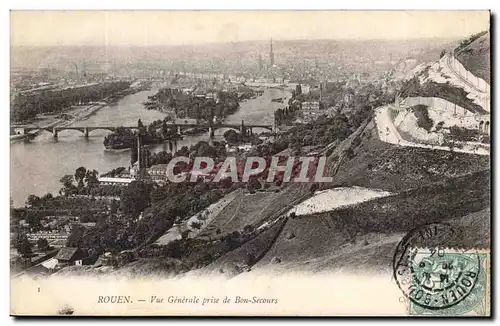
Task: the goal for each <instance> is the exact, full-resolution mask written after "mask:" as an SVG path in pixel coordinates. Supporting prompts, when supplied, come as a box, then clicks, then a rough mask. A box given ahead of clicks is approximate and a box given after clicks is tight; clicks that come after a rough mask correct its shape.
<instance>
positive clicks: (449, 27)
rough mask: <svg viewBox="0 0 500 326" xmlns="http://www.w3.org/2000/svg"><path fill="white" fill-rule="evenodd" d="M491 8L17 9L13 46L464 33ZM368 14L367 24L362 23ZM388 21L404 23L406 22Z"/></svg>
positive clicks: (480, 25) (482, 23)
mask: <svg viewBox="0 0 500 326" xmlns="http://www.w3.org/2000/svg"><path fill="white" fill-rule="evenodd" d="M488 15H489V12H488V11H323V12H319V11H138V12H137V11H136V12H131V11H103V10H101V11H90V10H85V11H11V14H10V26H11V46H23V45H24V46H58V45H59V46H65V45H66V46H71V45H80V46H84V45H89V46H104V45H107V46H122V45H125V46H146V47H147V46H160V45H183V44H210V43H230V42H245V41H257V40H269V38H270V37H272V38H273V39H274V40H305V39H307V40H322V39H339V40H343V39H354V40H368V39H389V40H390V39H419V38H420V39H422V38H444V37H446V38H461V37H466V36H468V35H471V34H474V33H477V32H480V31H483V30H487V29H489V26H488V24H487V23H486V22H487V21H488V19H485V17H487V16H488ZM361 20H362V21H363V24H359V23H358V22H359V21H361ZM54 21H57V22H58V24H54V23H53V22H54ZM263 21H265V22H266V24H262V22H263ZM387 21H392V22H397V25H398V28H397V29H395V28H393V25H394V24H387ZM436 21H440V22H441V23H440V24H439V25H436V24H435V22H436ZM169 31H173V32H169Z"/></svg>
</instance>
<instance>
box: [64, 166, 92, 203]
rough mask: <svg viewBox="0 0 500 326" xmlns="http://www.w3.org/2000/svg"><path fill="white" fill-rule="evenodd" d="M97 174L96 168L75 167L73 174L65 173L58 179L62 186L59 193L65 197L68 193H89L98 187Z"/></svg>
mask: <svg viewBox="0 0 500 326" xmlns="http://www.w3.org/2000/svg"><path fill="white" fill-rule="evenodd" d="M98 175H99V173H98V172H97V171H96V170H87V169H86V168H85V167H83V166H80V167H79V168H78V169H76V171H75V174H74V175H71V174H67V175H65V176H63V177H62V178H61V179H60V180H59V182H60V183H61V184H62V186H63V187H62V188H61V189H60V190H59V194H60V195H64V196H66V197H68V196H70V195H89V194H90V193H91V191H92V190H93V189H95V188H97V187H99V180H98ZM75 183H76V184H75Z"/></svg>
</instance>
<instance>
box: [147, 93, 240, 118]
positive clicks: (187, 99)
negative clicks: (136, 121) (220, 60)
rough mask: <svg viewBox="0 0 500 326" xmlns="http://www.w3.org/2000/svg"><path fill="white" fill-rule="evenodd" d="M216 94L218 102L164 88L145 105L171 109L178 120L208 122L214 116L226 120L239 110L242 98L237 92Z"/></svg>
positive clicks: (152, 107)
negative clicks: (189, 119)
mask: <svg viewBox="0 0 500 326" xmlns="http://www.w3.org/2000/svg"><path fill="white" fill-rule="evenodd" d="M216 94H217V98H218V101H217V102H216V101H215V100H214V99H212V98H204V97H196V96H195V95H194V94H186V93H184V92H182V91H181V90H178V89H172V88H162V89H160V90H159V91H158V93H156V94H154V95H152V96H149V97H148V101H147V102H145V103H144V105H145V106H146V108H147V109H150V110H159V109H162V108H170V109H172V110H174V112H175V115H176V117H178V118H192V119H200V120H201V119H204V120H207V121H212V120H213V117H214V116H215V117H218V118H224V117H226V116H228V115H230V114H232V113H234V112H236V110H238V108H239V100H240V97H239V96H238V93H237V92H234V91H230V92H222V91H217V92H216Z"/></svg>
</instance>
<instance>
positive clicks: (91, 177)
mask: <svg viewBox="0 0 500 326" xmlns="http://www.w3.org/2000/svg"><path fill="white" fill-rule="evenodd" d="M98 175H99V172H97V171H96V170H92V171H90V170H87V172H86V173H85V182H86V183H87V187H88V188H94V187H96V186H97V185H99V179H98V178H97V176H98Z"/></svg>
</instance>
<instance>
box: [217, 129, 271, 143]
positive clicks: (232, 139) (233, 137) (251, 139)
mask: <svg viewBox="0 0 500 326" xmlns="http://www.w3.org/2000/svg"><path fill="white" fill-rule="evenodd" d="M223 136H224V139H225V140H226V142H227V143H228V144H231V145H236V144H241V143H251V144H252V145H259V144H261V143H262V140H261V139H259V136H258V135H254V134H250V133H248V132H244V133H241V132H239V131H236V130H233V129H229V130H227V131H226V132H224V135H223Z"/></svg>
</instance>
